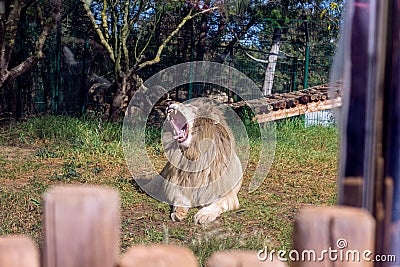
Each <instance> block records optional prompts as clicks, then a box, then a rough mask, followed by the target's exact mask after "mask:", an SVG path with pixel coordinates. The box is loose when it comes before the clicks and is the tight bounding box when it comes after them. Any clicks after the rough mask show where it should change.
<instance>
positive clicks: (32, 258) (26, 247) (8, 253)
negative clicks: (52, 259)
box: [0, 236, 40, 267]
mask: <svg viewBox="0 0 400 267" xmlns="http://www.w3.org/2000/svg"><path fill="white" fill-rule="evenodd" d="M0 266H5V267H6V266H7V267H39V266H40V261H39V249H38V248H37V246H36V244H35V243H34V242H33V241H32V240H31V239H29V238H27V237H24V236H5V237H0Z"/></svg>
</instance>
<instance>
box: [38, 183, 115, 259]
mask: <svg viewBox="0 0 400 267" xmlns="http://www.w3.org/2000/svg"><path fill="white" fill-rule="evenodd" d="M44 201H45V218H44V252H43V266H44V267H82V266H85V267H103V266H104V267H113V266H114V265H115V264H116V262H117V254H118V250H119V247H118V245H119V242H118V241H119V222H120V219H119V196H118V193H117V192H116V191H115V190H113V189H108V188H104V187H94V186H91V187H86V186H70V187H56V188H53V189H51V190H49V191H48V192H47V193H46V194H45V196H44Z"/></svg>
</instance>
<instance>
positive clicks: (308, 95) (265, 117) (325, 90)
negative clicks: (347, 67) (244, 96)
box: [231, 82, 342, 123]
mask: <svg viewBox="0 0 400 267" xmlns="http://www.w3.org/2000/svg"><path fill="white" fill-rule="evenodd" d="M341 87H342V83H341V82H336V83H335V84H334V85H333V86H332V87H331V86H330V85H329V84H323V85H318V86H314V87H310V88H308V89H305V90H300V91H296V92H289V93H283V94H271V95H268V96H266V97H264V98H261V99H254V100H248V101H241V102H237V103H233V104H231V107H232V108H233V109H235V110H237V109H241V108H243V107H244V106H246V105H250V106H251V107H253V109H254V111H255V113H256V114H255V115H256V118H257V120H258V122H259V123H264V122H267V121H273V120H278V119H283V118H287V117H292V116H298V115H302V114H306V113H310V112H315V111H320V110H326V109H332V108H335V107H339V106H341Z"/></svg>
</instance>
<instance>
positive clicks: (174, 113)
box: [167, 108, 189, 143]
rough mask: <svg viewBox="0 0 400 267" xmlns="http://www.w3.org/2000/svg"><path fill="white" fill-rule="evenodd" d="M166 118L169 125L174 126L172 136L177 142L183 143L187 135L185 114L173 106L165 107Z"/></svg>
mask: <svg viewBox="0 0 400 267" xmlns="http://www.w3.org/2000/svg"><path fill="white" fill-rule="evenodd" d="M167 114H168V119H169V122H170V124H171V126H172V127H173V128H174V133H175V135H174V136H173V138H174V139H175V140H177V141H178V143H183V142H185V141H186V139H187V138H188V136H189V127H188V124H187V122H186V118H185V116H184V115H183V114H182V113H181V112H179V111H178V110H176V109H174V108H168V109H167Z"/></svg>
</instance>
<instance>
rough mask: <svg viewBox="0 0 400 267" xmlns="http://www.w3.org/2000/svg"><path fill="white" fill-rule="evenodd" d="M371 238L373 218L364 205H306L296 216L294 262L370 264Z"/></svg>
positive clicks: (301, 266) (305, 264) (310, 264)
mask: <svg viewBox="0 0 400 267" xmlns="http://www.w3.org/2000/svg"><path fill="white" fill-rule="evenodd" d="M374 242H375V220H374V218H373V217H372V215H371V214H370V213H369V212H367V211H365V210H363V209H359V208H354V207H344V206H336V207H317V208H309V209H305V210H304V211H303V212H301V213H300V214H299V215H298V216H297V217H296V219H295V224H294V235H293V250H295V251H297V252H298V255H299V258H298V260H297V261H293V266H297V267H299V266H300V267H303V266H307V267H312V266H341V267H350V266H351V267H354V266H360V267H361V266H363V267H364V266H373V264H374V262H373V259H374V255H375V254H374ZM314 253H315V254H314ZM292 256H297V255H294V254H293V255H292Z"/></svg>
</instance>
